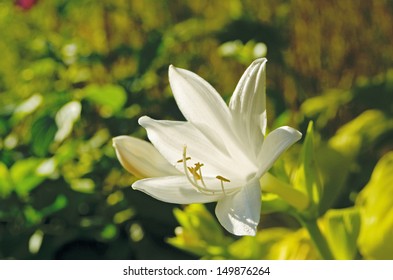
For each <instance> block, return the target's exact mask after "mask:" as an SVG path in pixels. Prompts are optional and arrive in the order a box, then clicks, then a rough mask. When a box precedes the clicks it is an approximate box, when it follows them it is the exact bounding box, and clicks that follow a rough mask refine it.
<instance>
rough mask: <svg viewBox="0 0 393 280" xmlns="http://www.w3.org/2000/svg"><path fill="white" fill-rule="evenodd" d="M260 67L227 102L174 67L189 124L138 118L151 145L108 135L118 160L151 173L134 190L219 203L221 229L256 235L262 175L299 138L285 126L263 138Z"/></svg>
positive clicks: (176, 91)
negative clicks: (111, 139)
mask: <svg viewBox="0 0 393 280" xmlns="http://www.w3.org/2000/svg"><path fill="white" fill-rule="evenodd" d="M265 66H266V59H264V58H261V59H257V60H255V61H254V62H253V63H252V64H251V65H250V66H249V67H248V69H247V70H246V72H245V73H244V74H243V76H242V77H241V79H240V81H239V83H238V85H237V87H236V89H235V92H234V93H233V96H232V97H231V100H230V103H229V106H227V105H226V104H225V102H224V100H223V99H222V98H221V96H220V95H219V94H218V93H217V91H216V90H215V89H214V88H213V87H212V86H211V85H210V84H209V83H208V82H206V81H205V80H204V79H202V78H201V77H199V76H198V75H196V74H194V73H192V72H190V71H187V70H184V69H180V68H176V67H174V66H172V65H171V66H170V67H169V81H170V85H171V88H172V91H173V95H174V97H175V100H176V102H177V105H178V106H179V109H180V110H181V112H182V113H183V115H184V117H185V118H186V120H187V121H165V120H153V119H151V118H149V117H147V116H144V117H141V118H140V119H139V124H140V125H141V126H143V127H144V128H145V129H146V130H147V134H148V138H149V140H150V141H151V143H152V144H153V145H154V147H153V145H151V144H150V143H148V142H145V141H142V140H139V139H136V138H133V137H128V136H120V137H116V138H114V139H113V140H114V147H115V149H116V152H117V156H118V158H119V160H120V162H121V163H122V165H123V166H124V167H125V168H126V169H127V170H128V171H130V172H132V173H134V174H137V175H138V174H140V175H142V176H143V177H148V178H145V179H142V180H139V181H136V182H135V183H134V184H133V185H132V187H133V188H134V189H136V190H140V191H143V192H145V193H147V194H149V195H150V196H152V197H154V198H156V199H159V200H162V201H165V202H170V203H179V204H189V203H207V202H213V201H217V206H216V210H215V212H216V216H217V218H218V220H219V222H220V223H221V225H222V226H223V227H224V228H225V229H226V230H228V231H229V232H231V233H233V234H235V235H255V234H256V229H257V226H258V223H259V218H260V209H261V188H260V185H259V179H260V178H261V176H263V175H264V174H265V173H266V172H267V171H268V169H269V168H270V167H271V166H272V165H273V163H274V162H275V161H276V160H277V158H278V157H279V156H280V155H281V154H282V153H283V152H284V151H285V150H286V149H287V148H288V147H289V146H291V145H292V144H293V143H295V142H296V141H298V140H299V139H300V138H301V133H300V132H298V131H297V130H295V129H293V128H290V127H287V126H284V127H280V128H277V129H276V130H274V131H272V132H270V133H269V134H268V135H267V136H266V137H265V131H266V108H265V98H266V94H265Z"/></svg>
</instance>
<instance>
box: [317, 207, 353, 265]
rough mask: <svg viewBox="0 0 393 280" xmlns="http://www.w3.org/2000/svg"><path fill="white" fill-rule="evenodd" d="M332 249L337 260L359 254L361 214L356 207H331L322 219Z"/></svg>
mask: <svg viewBox="0 0 393 280" xmlns="http://www.w3.org/2000/svg"><path fill="white" fill-rule="evenodd" d="M320 223H321V224H322V228H323V229H324V230H323V232H324V235H325V236H326V240H327V242H328V244H329V247H330V249H331V250H332V253H333V255H334V258H335V259H337V260H352V259H354V258H355V257H356V254H357V239H358V236H359V231H360V214H359V210H358V209H356V208H346V209H331V210H329V211H328V212H326V214H325V215H324V217H323V219H322V220H321V221H320Z"/></svg>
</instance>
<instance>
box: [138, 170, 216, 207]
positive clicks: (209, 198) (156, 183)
mask: <svg viewBox="0 0 393 280" xmlns="http://www.w3.org/2000/svg"><path fill="white" fill-rule="evenodd" d="M132 188H133V189H135V190H140V191H142V192H144V193H146V194H148V195H150V196H152V197H154V198H155V199H158V200H161V201H164V202H169V203H176V204H190V203H208V202H213V201H217V200H218V199H220V198H221V197H222V194H216V195H213V194H209V195H206V194H203V193H200V192H198V191H197V190H196V189H195V188H193V187H192V186H191V184H190V182H189V181H188V180H187V178H186V177H185V176H167V177H160V178H148V179H143V180H139V181H136V182H135V183H134V184H133V185H132Z"/></svg>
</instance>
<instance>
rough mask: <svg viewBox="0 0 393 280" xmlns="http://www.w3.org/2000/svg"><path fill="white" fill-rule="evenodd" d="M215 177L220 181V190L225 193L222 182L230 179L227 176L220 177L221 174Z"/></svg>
mask: <svg viewBox="0 0 393 280" xmlns="http://www.w3.org/2000/svg"><path fill="white" fill-rule="evenodd" d="M216 178H217V179H218V180H220V183H221V190H222V192H223V193H224V195H226V193H225V189H224V182H230V181H231V180H229V179H227V178H225V177H222V176H220V175H218V176H216Z"/></svg>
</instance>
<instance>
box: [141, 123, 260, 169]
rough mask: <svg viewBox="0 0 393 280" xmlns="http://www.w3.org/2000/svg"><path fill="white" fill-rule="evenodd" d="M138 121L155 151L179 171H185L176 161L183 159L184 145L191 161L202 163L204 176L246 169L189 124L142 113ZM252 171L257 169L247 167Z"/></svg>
mask: <svg viewBox="0 0 393 280" xmlns="http://www.w3.org/2000/svg"><path fill="white" fill-rule="evenodd" d="M139 124H140V125H141V126H143V127H144V128H145V129H146V130H147V134H148V137H149V140H150V141H151V142H152V143H153V145H154V146H155V147H156V148H157V149H158V151H159V152H160V153H161V154H162V155H163V156H164V157H165V158H166V159H167V160H168V161H169V162H170V163H172V164H173V165H176V166H177V167H178V169H179V170H184V169H183V165H182V164H177V162H178V161H179V160H181V159H182V156H183V149H184V146H185V145H186V146H187V156H189V157H191V162H193V163H196V162H200V163H202V164H205V166H204V167H203V169H204V170H205V172H204V173H205V174H206V175H211V176H213V175H214V176H217V175H221V176H224V177H226V176H229V174H236V172H237V171H243V172H244V170H247V169H246V168H247V166H241V167H238V166H235V164H236V161H233V160H230V159H229V158H228V156H227V155H226V154H223V153H222V152H221V151H220V150H217V149H216V147H215V146H214V145H212V144H211V142H210V141H209V140H208V139H207V138H206V137H205V136H204V135H203V134H202V133H201V132H200V131H199V130H198V129H196V128H195V126H194V125H193V124H192V123H189V122H181V121H162V120H159V121H158V120H153V119H151V118H149V117H146V116H144V117H141V118H140V119H139ZM206 163H209V164H206ZM231 163H232V165H233V166H231ZM245 165H247V164H245ZM251 171H254V172H256V170H254V169H253V168H249V169H248V172H251ZM247 175H248V174H247Z"/></svg>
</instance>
